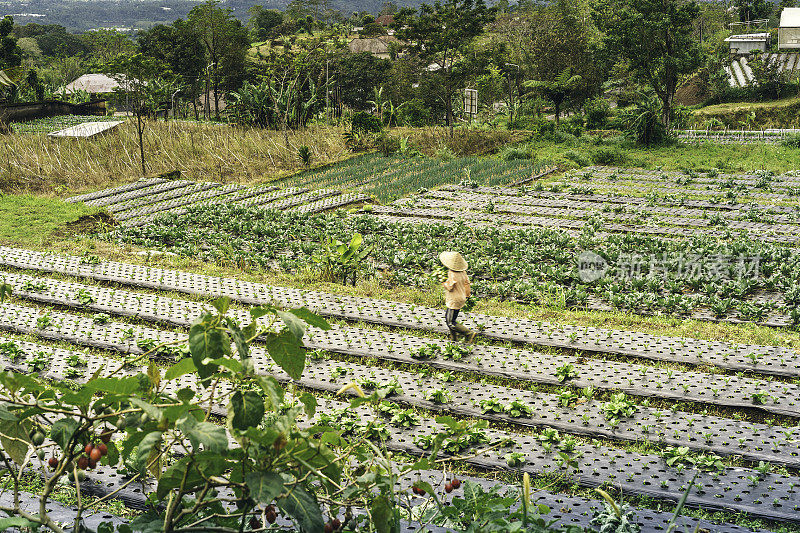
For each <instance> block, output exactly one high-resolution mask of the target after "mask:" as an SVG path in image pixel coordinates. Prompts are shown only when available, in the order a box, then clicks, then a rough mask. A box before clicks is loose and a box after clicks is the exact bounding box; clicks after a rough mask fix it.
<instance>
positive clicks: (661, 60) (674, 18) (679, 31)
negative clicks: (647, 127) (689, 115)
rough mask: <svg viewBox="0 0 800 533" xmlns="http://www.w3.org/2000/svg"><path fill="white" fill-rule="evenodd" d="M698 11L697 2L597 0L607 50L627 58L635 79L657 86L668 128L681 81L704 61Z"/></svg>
mask: <svg viewBox="0 0 800 533" xmlns="http://www.w3.org/2000/svg"><path fill="white" fill-rule="evenodd" d="M698 14H699V7H698V5H697V3H696V2H694V0H689V1H685V0H596V1H595V3H594V6H593V10H592V17H593V19H594V21H595V24H597V27H598V28H599V29H600V30H601V31H602V32H604V34H605V35H604V37H603V43H604V45H605V46H606V48H607V50H608V52H610V53H611V54H616V55H617V56H618V57H619V58H620V59H625V60H626V61H627V62H628V64H629V67H630V70H631V72H632V73H633V74H634V75H635V76H636V78H637V79H639V80H640V81H641V82H644V83H646V84H648V85H649V86H650V87H652V88H653V90H654V91H655V92H656V94H657V95H658V98H659V99H660V100H661V103H662V107H663V109H662V121H663V123H664V125H665V126H666V127H667V129H669V126H670V117H671V114H672V107H673V102H674V99H675V91H676V89H677V86H678V79H679V78H680V76H681V75H683V74H688V73H690V72H693V71H694V70H695V69H696V68H697V67H698V66H699V64H700V49H699V46H698V44H697V42H696V41H695V40H694V39H693V38H692V32H693V23H694V20H695V19H696V18H697V16H698Z"/></svg>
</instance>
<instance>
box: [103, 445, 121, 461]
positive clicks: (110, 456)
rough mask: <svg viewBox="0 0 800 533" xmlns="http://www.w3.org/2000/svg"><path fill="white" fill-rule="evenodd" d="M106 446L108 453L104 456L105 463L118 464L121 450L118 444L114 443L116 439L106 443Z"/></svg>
mask: <svg viewBox="0 0 800 533" xmlns="http://www.w3.org/2000/svg"><path fill="white" fill-rule="evenodd" d="M106 448H108V453H107V454H106V456H105V457H103V464H105V465H109V466H116V464H117V463H119V450H118V449H117V445H116V444H114V441H109V442H108V444H106Z"/></svg>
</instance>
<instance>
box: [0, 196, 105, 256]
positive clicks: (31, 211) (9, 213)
mask: <svg viewBox="0 0 800 533" xmlns="http://www.w3.org/2000/svg"><path fill="white" fill-rule="evenodd" d="M98 212H99V210H98V209H95V208H91V207H86V206H85V205H83V204H68V203H66V202H63V201H61V200H56V199H53V198H45V197H41V196H30V195H23V196H15V195H6V196H2V197H0V242H2V243H3V244H9V245H13V246H43V247H45V248H46V247H48V246H49V245H50V239H51V237H52V235H53V232H54V231H56V230H61V231H64V229H65V227H68V226H67V225H68V224H70V223H73V222H76V221H78V219H80V218H81V217H83V216H88V215H94V214H96V213H98Z"/></svg>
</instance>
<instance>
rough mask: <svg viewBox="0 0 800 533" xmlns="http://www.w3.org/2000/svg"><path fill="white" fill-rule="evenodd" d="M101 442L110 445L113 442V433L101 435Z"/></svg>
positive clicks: (108, 432)
mask: <svg viewBox="0 0 800 533" xmlns="http://www.w3.org/2000/svg"><path fill="white" fill-rule="evenodd" d="M100 440H101V441H103V442H104V443H106V444H108V443H109V442H110V441H111V431H107V432H105V433H103V434H102V435H100Z"/></svg>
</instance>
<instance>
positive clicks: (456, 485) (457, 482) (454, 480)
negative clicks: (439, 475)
mask: <svg viewBox="0 0 800 533" xmlns="http://www.w3.org/2000/svg"><path fill="white" fill-rule="evenodd" d="M450 484H451V485H453V488H454V489H457V488H458V487H460V486H461V482H460V481H459V480H458V478H457V477H454V478H453V481H451V482H450Z"/></svg>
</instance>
